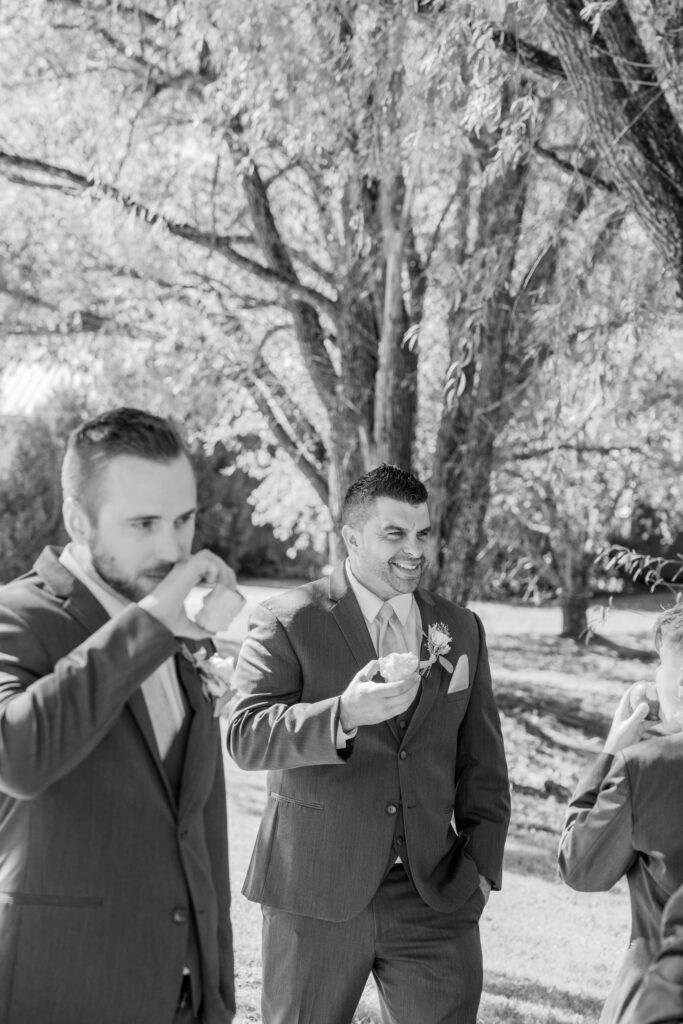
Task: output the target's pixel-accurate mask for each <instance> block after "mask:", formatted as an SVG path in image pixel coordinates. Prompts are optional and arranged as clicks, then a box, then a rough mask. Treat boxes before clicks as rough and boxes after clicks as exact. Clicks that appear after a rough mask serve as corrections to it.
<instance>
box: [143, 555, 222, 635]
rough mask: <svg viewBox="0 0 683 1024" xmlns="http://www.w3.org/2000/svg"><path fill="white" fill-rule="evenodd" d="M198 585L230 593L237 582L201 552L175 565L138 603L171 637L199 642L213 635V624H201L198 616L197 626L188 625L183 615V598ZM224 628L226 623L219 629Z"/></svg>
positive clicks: (215, 558)
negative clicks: (186, 638) (168, 631)
mask: <svg viewBox="0 0 683 1024" xmlns="http://www.w3.org/2000/svg"><path fill="white" fill-rule="evenodd" d="M200 585H204V586H208V587H210V588H212V593H213V592H214V591H218V593H219V594H220V592H221V591H230V592H234V591H235V588H236V586H237V579H236V577H235V573H234V572H233V570H232V569H231V568H230V566H229V565H227V563H226V562H224V561H223V559H222V558H219V557H218V555H215V554H214V553H213V552H212V551H207V550H206V549H204V550H202V551H197V552H196V554H194V555H190V557H189V558H188V559H186V560H184V561H180V562H177V563H176V564H175V565H174V566H173V568H172V569H171V571H170V572H169V573H168V575H167V576H166V577H165V578H164V579H163V580H162V581H161V583H159V585H158V586H157V587H155V589H154V590H153V591H152V593H151V594H148V595H147V596H146V597H143V598H142V600H141V601H139V602H138V603H139V605H140V607H141V608H144V610H145V611H146V612H149V614H150V615H153V616H154V618H155V619H158V620H159V622H161V623H162V624H163V625H164V626H166V628H167V629H168V630H170V632H171V633H173V634H174V635H175V636H182V637H193V638H196V639H203V638H205V637H207V636H211V635H212V634H213V633H214V632H216V630H215V629H213V628H211V627H212V625H213V624H212V623H210V622H209V621H204V620H202V616H201V614H200V615H199V616H198V618H199V620H200V621H199V622H192V621H191V620H190V619H189V618H188V616H187V613H186V611H185V598H186V597H187V596H188V594H189V593H190V591H191V590H193V589H194V587H197V586H200ZM238 610H239V607H237V608H236V611H238ZM236 611H235V614H236ZM228 624H229V619H228V621H226V622H225V624H224V625H223V628H226V627H227V626H228Z"/></svg>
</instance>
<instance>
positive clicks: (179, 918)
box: [172, 907, 187, 924]
mask: <svg viewBox="0 0 683 1024" xmlns="http://www.w3.org/2000/svg"><path fill="white" fill-rule="evenodd" d="M172 916H173V923H174V924H185V923H186V922H187V910H186V909H185V907H175V908H174V910H173V915H172Z"/></svg>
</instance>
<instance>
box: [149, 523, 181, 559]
mask: <svg viewBox="0 0 683 1024" xmlns="http://www.w3.org/2000/svg"><path fill="white" fill-rule="evenodd" d="M156 541H157V542H156V546H155V554H156V556H157V558H158V559H159V561H160V562H170V563H171V564H175V563H176V562H178V561H180V559H181V558H182V555H183V550H182V547H181V545H180V541H179V539H178V537H177V535H176V532H175V530H174V529H173V527H162V528H161V529H160V530H159V531H158V533H157V538H156Z"/></svg>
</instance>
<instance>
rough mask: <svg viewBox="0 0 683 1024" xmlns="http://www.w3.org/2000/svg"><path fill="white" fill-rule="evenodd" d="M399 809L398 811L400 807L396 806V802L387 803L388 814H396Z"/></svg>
mask: <svg viewBox="0 0 683 1024" xmlns="http://www.w3.org/2000/svg"><path fill="white" fill-rule="evenodd" d="M397 811H398V807H397V806H396V804H387V806H386V812H387V814H396V812H397Z"/></svg>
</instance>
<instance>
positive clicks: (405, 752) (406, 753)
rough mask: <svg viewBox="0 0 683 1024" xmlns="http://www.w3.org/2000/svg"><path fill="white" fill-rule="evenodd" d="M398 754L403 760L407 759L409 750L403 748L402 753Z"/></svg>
mask: <svg viewBox="0 0 683 1024" xmlns="http://www.w3.org/2000/svg"><path fill="white" fill-rule="evenodd" d="M398 756H399V757H400V758H401V760H402V761H405V759H406V758H407V756H408V751H407V750H402V751H401V753H400V754H399V755H398Z"/></svg>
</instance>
